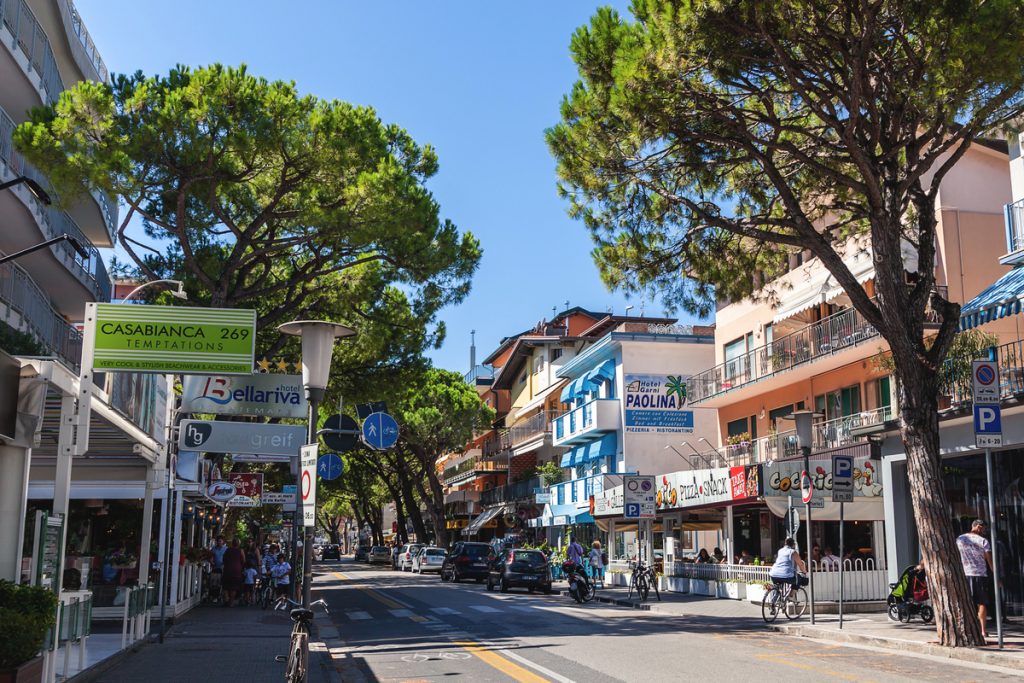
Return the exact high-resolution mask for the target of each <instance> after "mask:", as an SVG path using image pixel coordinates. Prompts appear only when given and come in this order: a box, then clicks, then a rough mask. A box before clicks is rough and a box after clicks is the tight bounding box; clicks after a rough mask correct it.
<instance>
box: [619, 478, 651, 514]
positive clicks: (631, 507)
mask: <svg viewBox="0 0 1024 683" xmlns="http://www.w3.org/2000/svg"><path fill="white" fill-rule="evenodd" d="M622 496H623V500H622V505H623V513H624V514H623V516H624V517H626V518H627V519H654V518H655V517H656V516H657V515H656V512H657V503H656V496H657V491H656V485H655V481H654V476H653V475H643V474H627V475H624V476H623V478H622Z"/></svg>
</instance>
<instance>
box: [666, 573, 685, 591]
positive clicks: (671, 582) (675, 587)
mask: <svg viewBox="0 0 1024 683" xmlns="http://www.w3.org/2000/svg"><path fill="white" fill-rule="evenodd" d="M666 582H667V584H668V586H667V588H666V590H668V591H670V592H672V593H689V592H690V579H688V578H687V577H685V576H669V577H666Z"/></svg>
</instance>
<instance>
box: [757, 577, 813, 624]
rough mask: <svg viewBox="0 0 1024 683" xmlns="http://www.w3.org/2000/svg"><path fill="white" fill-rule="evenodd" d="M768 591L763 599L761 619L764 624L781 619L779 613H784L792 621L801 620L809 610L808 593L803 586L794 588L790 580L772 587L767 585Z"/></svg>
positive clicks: (773, 583) (773, 584) (774, 584)
mask: <svg viewBox="0 0 1024 683" xmlns="http://www.w3.org/2000/svg"><path fill="white" fill-rule="evenodd" d="M765 588H768V590H767V591H766V592H765V594H764V597H763V598H762V599H761V618H762V619H764V623H766V624H771V623H774V622H775V620H776V619H778V618H779V612H783V613H784V614H785V615H786V618H787V619H789V620H790V621H792V620H794V619H799V618H800V617H802V616H803V615H804V612H805V611H806V610H807V591H805V590H804V588H803V586H794V585H793V584H792V583H791V582H789V581H788V580H787V581H786V582H785V583H782V584H778V583H775V582H772V584H771V587H770V588H769V587H768V584H765Z"/></svg>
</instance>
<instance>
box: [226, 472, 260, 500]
mask: <svg viewBox="0 0 1024 683" xmlns="http://www.w3.org/2000/svg"><path fill="white" fill-rule="evenodd" d="M227 480H228V483H229V484H231V485H232V486H234V487H235V497H234V498H232V499H231V500H229V501H228V502H227V507H229V508H230V507H246V508H254V507H259V506H260V505H262V504H263V503H262V502H261V501H260V497H261V496H262V495H263V473H262V472H232V473H230V474H228V479H227Z"/></svg>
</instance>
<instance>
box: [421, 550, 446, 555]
mask: <svg viewBox="0 0 1024 683" xmlns="http://www.w3.org/2000/svg"><path fill="white" fill-rule="evenodd" d="M423 554H424V555H430V556H431V557H444V556H445V552H444V551H443V550H441V549H440V548H427V549H426V550H424V551H423Z"/></svg>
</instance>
